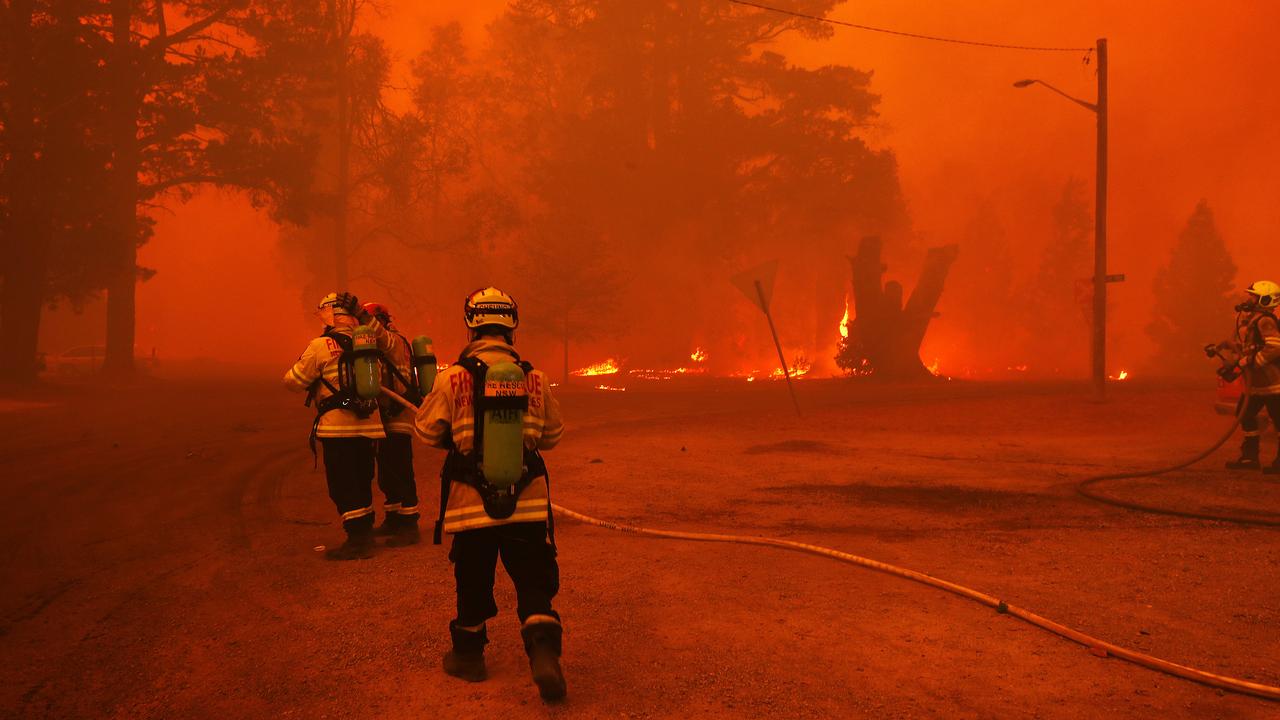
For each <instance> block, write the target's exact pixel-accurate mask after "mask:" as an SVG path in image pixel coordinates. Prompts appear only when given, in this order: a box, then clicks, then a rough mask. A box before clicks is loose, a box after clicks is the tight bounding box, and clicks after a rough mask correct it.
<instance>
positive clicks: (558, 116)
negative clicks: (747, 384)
mask: <svg viewBox="0 0 1280 720" xmlns="http://www.w3.org/2000/svg"><path fill="white" fill-rule="evenodd" d="M835 4H836V3H835V0H803V1H802V2H800V3H799V4H798V5H796V9H797V10H800V11H803V12H808V13H814V14H822V13H825V12H827V11H829V10H830V9H831V8H832V7H833V6H834V5H835ZM830 33H831V29H830V27H829V26H828V25H826V24H824V23H819V22H814V21H808V20H803V19H800V18H795V17H789V16H785V15H778V14H776V13H765V12H760V11H758V10H754V9H751V8H743V7H741V6H737V5H734V4H732V3H729V2H727V1H726V0H695V1H691V2H680V3H671V2H666V1H665V0H634V1H632V2H625V3H617V2H607V1H606V0H586V1H580V0H518V1H517V2H513V3H511V5H510V6H509V9H508V11H507V12H506V13H505V14H504V15H503V16H502V17H501V18H500V19H499V20H498V21H497V22H495V23H494V24H493V26H492V27H491V37H492V40H493V48H492V52H491V60H492V65H493V67H494V68H495V76H494V79H493V83H494V85H495V87H496V88H498V90H499V91H500V92H501V95H502V97H503V98H505V100H506V104H505V108H504V112H505V114H506V118H505V120H504V121H503V123H502V127H503V129H504V130H505V133H504V135H503V137H504V139H505V141H506V145H507V150H506V158H507V159H508V160H509V167H511V171H510V172H511V173H512V174H513V175H515V176H517V177H519V178H520V180H519V183H518V185H519V186H520V187H522V188H523V189H526V190H527V191H528V192H529V193H530V194H531V195H532V198H531V199H530V202H529V203H528V204H527V207H528V211H529V213H531V214H539V213H546V214H547V215H552V216H559V217H575V218H580V219H581V221H582V222H583V223H584V224H585V225H586V226H589V227H593V228H597V229H598V230H599V233H600V236H603V237H608V238H609V240H610V242H611V243H612V244H614V245H615V246H616V247H618V248H620V249H621V250H620V256H619V258H618V259H619V262H621V263H622V264H623V265H624V266H627V267H629V268H630V269H631V271H630V272H628V273H627V278H628V280H630V281H632V282H633V283H634V282H635V281H636V279H642V278H645V277H649V276H651V275H652V273H649V272H645V271H646V270H649V269H653V270H655V271H656V270H657V268H656V267H655V263H656V260H655V259H656V258H661V261H662V264H663V276H664V279H665V283H664V286H663V288H662V290H661V291H659V290H658V289H657V288H656V287H652V288H637V290H638V292H639V293H640V295H639V297H641V298H642V299H643V302H645V303H646V304H647V305H648V306H649V307H650V308H651V309H652V311H653V312H651V313H649V314H648V316H647V317H648V318H652V320H651V322H652V323H653V326H652V327H650V326H647V325H646V326H643V327H641V328H640V331H639V332H640V333H644V332H645V331H648V330H651V331H654V332H665V333H668V334H677V335H678V334H683V335H686V336H687V337H690V338H692V337H693V336H694V335H695V334H697V332H698V329H697V328H696V327H695V323H697V322H698V321H697V319H696V318H694V317H692V316H690V314H688V313H681V312H679V309H680V307H679V306H680V305H681V304H685V303H701V304H705V305H714V304H718V303H728V302H731V301H732V300H731V296H730V295H729V293H731V292H732V289H731V288H730V287H729V285H728V283H725V282H719V283H717V282H708V280H709V279H711V278H714V277H717V276H719V277H720V278H721V279H722V280H723V279H727V275H728V272H727V271H726V270H727V268H728V267H733V266H738V267H740V266H741V265H742V264H743V263H744V262H746V261H747V260H748V259H749V258H753V257H757V258H758V257H760V256H762V255H764V254H765V253H772V254H775V255H776V254H778V253H788V254H791V253H794V254H796V255H797V256H798V257H797V258H795V261H796V262H797V263H798V264H801V265H802V266H803V268H804V270H805V271H806V272H807V273H808V274H809V275H810V276H816V275H818V274H820V273H825V272H828V271H829V270H830V262H829V258H830V256H831V255H833V254H838V253H842V252H845V251H846V249H847V248H846V247H845V245H846V243H847V238H848V237H849V236H850V235H851V234H864V233H877V232H880V233H889V232H891V231H893V230H894V229H896V228H899V227H901V223H902V219H903V218H904V216H905V213H904V210H903V206H902V202H901V196H900V193H899V187H898V182H897V175H896V165H895V161H894V158H893V155H892V154H891V153H890V152H887V151H884V150H877V149H873V148H872V147H870V145H868V143H867V142H866V139H865V136H866V134H867V130H868V129H869V128H870V127H871V126H872V125H873V124H874V123H875V121H876V105H877V103H878V98H877V97H876V95H875V94H874V93H872V92H871V91H870V81H871V75H870V73H868V72H865V71H861V70H857V69H855V68H850V67H843V66H828V67H822V68H817V69H808V68H802V67H798V66H796V65H794V64H792V63H790V62H788V61H787V60H786V58H785V57H783V56H782V55H780V54H779V53H777V52H776V50H775V49H774V45H773V43H774V41H775V40H777V39H778V38H779V37H781V36H783V35H786V34H794V35H800V36H803V37H806V38H822V37H826V36H828V35H829V34H830ZM797 241H798V242H797ZM764 256H766V257H767V256H768V255H764ZM830 286H831V291H830V295H831V297H829V298H827V300H826V301H825V303H823V304H824V306H825V307H827V308H828V309H827V313H828V316H829V317H828V318H827V319H826V320H827V321H826V322H825V324H826V326H827V327H830V328H834V327H835V326H836V324H837V323H838V321H839V318H840V313H841V312H842V311H843V304H842V301H841V295H840V290H839V287H840V285H839V282H838V278H837V281H836V282H833V283H830ZM673 290H674V292H672V291H673ZM643 322H644V321H642V323H643ZM727 325H728V324H724V326H722V327H717V328H714V329H713V330H712V332H713V333H715V334H718V335H720V336H721V337H720V338H719V339H720V341H721V343H723V349H724V350H725V351H726V353H727V351H728V349H729V346H730V344H731V342H732V338H731V337H730V335H731V333H730V332H729V330H728V327H727ZM659 326H660V327H659ZM712 344H713V345H714V344H715V342H714V338H713V342H712ZM713 354H714V353H713ZM824 354H825V353H824Z"/></svg>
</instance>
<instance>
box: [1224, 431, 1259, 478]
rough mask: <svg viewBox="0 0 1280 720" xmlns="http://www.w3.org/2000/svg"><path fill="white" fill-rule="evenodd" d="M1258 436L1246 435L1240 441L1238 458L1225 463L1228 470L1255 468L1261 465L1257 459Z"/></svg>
mask: <svg viewBox="0 0 1280 720" xmlns="http://www.w3.org/2000/svg"><path fill="white" fill-rule="evenodd" d="M1258 444H1259V443H1258V436H1257V435H1249V436H1246V437H1245V439H1244V442H1242V443H1240V458H1239V459H1238V460H1232V461H1231V462H1229V463H1227V469H1228V470H1257V469H1259V468H1261V467H1262V463H1261V462H1259V460H1258Z"/></svg>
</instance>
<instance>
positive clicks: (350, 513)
mask: <svg viewBox="0 0 1280 720" xmlns="http://www.w3.org/2000/svg"><path fill="white" fill-rule="evenodd" d="M318 309H319V314H320V317H321V319H322V320H323V321H324V325H325V327H324V331H323V332H322V333H321V335H320V336H319V337H317V338H315V339H314V340H312V341H311V342H310V343H309V344H308V345H307V349H306V350H304V351H303V352H302V356H301V357H299V358H298V361H297V362H296V363H294V365H293V367H292V368H290V369H289V371H288V372H286V373H285V375H284V384H285V387H287V388H288V389H290V390H293V391H296V392H304V391H305V392H306V393H307V403H306V404H307V405H310V404H312V403H315V406H316V419H315V422H314V423H313V424H312V427H311V450H312V452H315V441H316V440H319V441H320V445H321V447H322V448H323V452H324V471H325V479H326V481H327V483H328V486H329V498H330V499H331V500H333V503H334V505H336V506H337V508H338V514H339V515H340V516H341V517H342V528H343V530H345V531H346V533H347V539H346V541H345V542H344V543H343V544H342V545H341V546H339V547H336V548H330V549H329V550H328V551H327V552H326V553H325V557H326V558H327V559H329V560H356V559H364V558H368V557H371V556H372V554H373V520H374V518H373V489H372V484H373V468H374V443H375V442H377V441H378V440H381V439H382V438H384V437H385V436H386V432H385V431H384V430H383V427H382V417H381V414H380V413H379V410H378V401H377V400H376V399H374V400H366V399H363V398H361V397H360V396H359V394H358V393H357V392H356V389H355V386H354V384H355V380H354V379H353V378H352V372H351V365H350V363H351V362H352V361H351V356H352V350H353V344H354V343H353V334H354V331H355V328H356V325H357V324H358V320H357V313H359V312H360V306H359V305H358V303H357V301H356V298H355V296H353V295H350V294H348V293H340V294H339V293H329V294H328V295H326V296H325V297H324V298H323V299H322V300H321V301H320V305H319V308H318Z"/></svg>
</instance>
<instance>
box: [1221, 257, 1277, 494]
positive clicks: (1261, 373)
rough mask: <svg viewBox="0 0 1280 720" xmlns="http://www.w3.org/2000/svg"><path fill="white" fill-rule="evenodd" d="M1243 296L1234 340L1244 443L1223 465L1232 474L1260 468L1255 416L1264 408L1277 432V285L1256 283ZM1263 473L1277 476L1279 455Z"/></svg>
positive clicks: (1237, 316)
mask: <svg viewBox="0 0 1280 720" xmlns="http://www.w3.org/2000/svg"><path fill="white" fill-rule="evenodd" d="M1245 293H1246V299H1245V302H1243V303H1241V304H1240V305H1238V306H1236V310H1237V312H1238V314H1237V315H1236V337H1235V341H1236V347H1237V348H1238V349H1239V351H1240V368H1241V369H1242V370H1243V372H1244V386H1245V393H1246V394H1245V396H1244V397H1242V398H1240V402H1242V403H1246V405H1245V406H1244V407H1243V408H1241V415H1240V427H1241V429H1242V430H1244V442H1243V443H1242V444H1241V445H1240V458H1239V459H1238V460H1234V461H1232V462H1229V463H1227V467H1228V468H1231V469H1232V470H1256V469H1258V468H1259V467H1261V461H1260V460H1259V453H1260V448H1259V445H1260V440H1261V438H1260V432H1259V426H1258V413H1260V412H1261V411H1262V409H1263V408H1264V407H1265V408H1266V409H1267V414H1268V415H1270V416H1271V424H1272V425H1273V426H1275V427H1276V428H1280V326H1278V324H1277V320H1276V314H1275V313H1276V309H1277V308H1278V307H1280V285H1277V284H1276V283H1273V282H1270V281H1267V280H1259V281H1258V282H1256V283H1254V284H1252V285H1250V286H1249V288H1248V289H1247V290H1245ZM1263 472H1265V473H1267V474H1269V475H1274V474H1280V451H1278V452H1277V455H1276V458H1275V460H1274V461H1272V463H1271V465H1269V466H1268V467H1267V468H1265V469H1264V470H1263Z"/></svg>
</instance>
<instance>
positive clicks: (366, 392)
mask: <svg viewBox="0 0 1280 720" xmlns="http://www.w3.org/2000/svg"><path fill="white" fill-rule="evenodd" d="M351 351H352V353H351V354H352V355H354V356H355V357H354V358H353V360H352V371H353V374H354V375H355V378H354V380H355V385H356V395H358V396H360V398H361V399H362V400H374V399H376V398H377V397H378V395H379V393H381V392H382V363H381V362H380V360H379V358H380V356H381V353H380V352H379V351H378V338H377V336H376V335H374V333H373V329H372V328H370V327H369V326H368V325H361V326H359V327H357V328H356V329H355V330H354V331H353V332H352V333H351Z"/></svg>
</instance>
